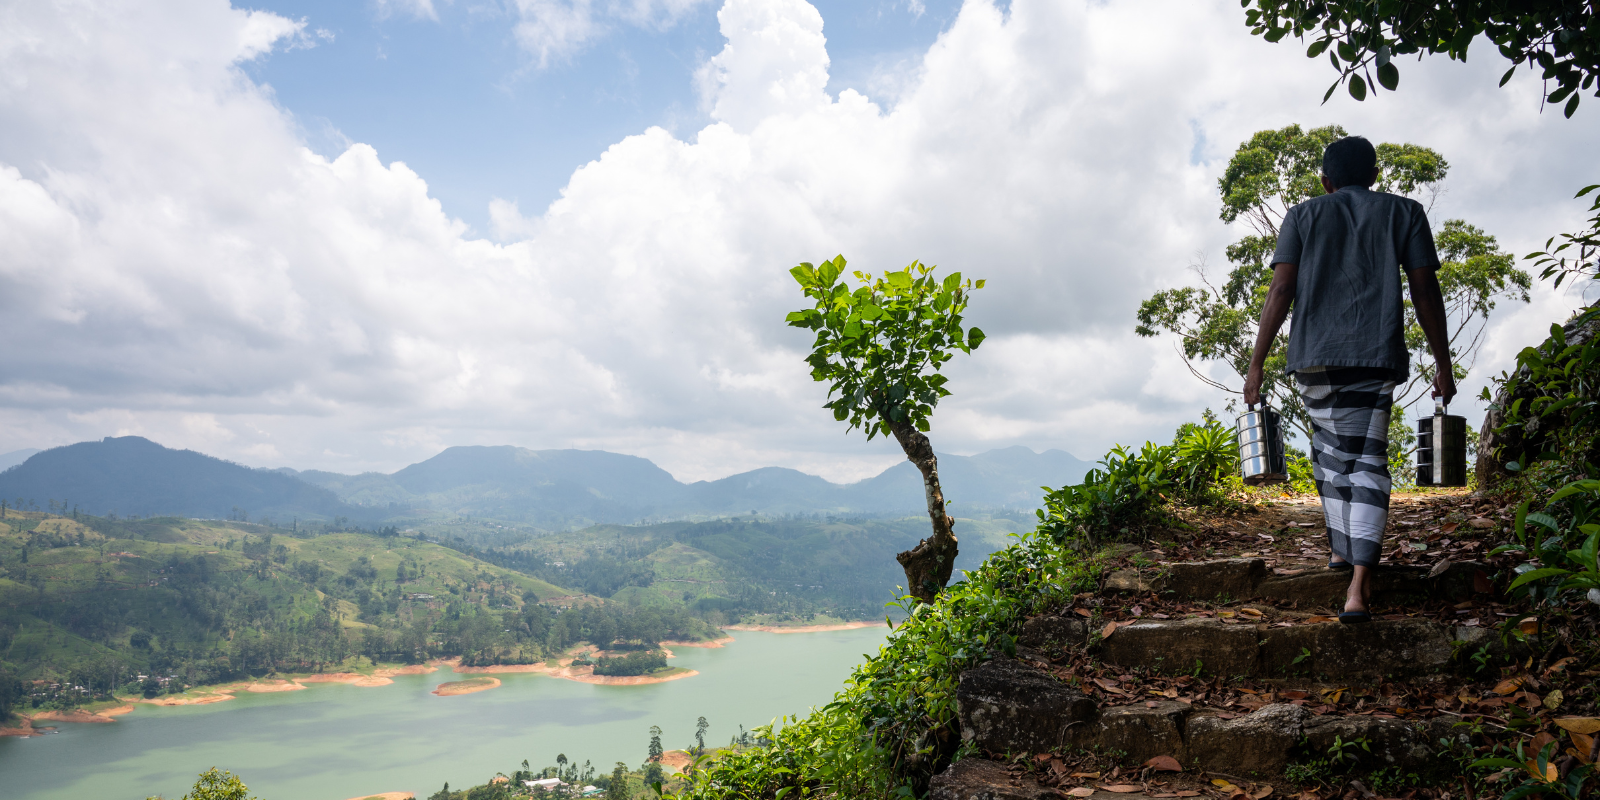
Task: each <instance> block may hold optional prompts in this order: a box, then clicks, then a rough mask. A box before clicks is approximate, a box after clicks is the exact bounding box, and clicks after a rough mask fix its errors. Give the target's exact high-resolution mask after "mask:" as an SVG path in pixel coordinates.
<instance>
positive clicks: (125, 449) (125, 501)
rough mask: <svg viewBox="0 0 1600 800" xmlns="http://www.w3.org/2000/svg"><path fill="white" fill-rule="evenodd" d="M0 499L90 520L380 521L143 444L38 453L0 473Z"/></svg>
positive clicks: (329, 499)
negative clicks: (60, 507) (59, 507)
mask: <svg viewBox="0 0 1600 800" xmlns="http://www.w3.org/2000/svg"><path fill="white" fill-rule="evenodd" d="M0 497H3V498H5V499H7V500H8V501H10V502H12V503H15V502H16V500H17V499H19V498H20V499H21V500H23V501H24V502H26V503H32V504H33V505H35V506H37V507H38V508H40V509H45V508H46V504H47V503H49V502H51V501H55V502H64V503H68V504H70V506H71V507H76V508H78V509H79V510H81V511H82V512H84V513H87V514H95V515H106V514H110V513H113V512H114V513H116V514H119V515H122V516H128V515H135V514H136V515H138V516H142V517H144V516H152V515H170V516H180V517H196V518H211V519H225V518H231V517H233V516H235V515H237V514H239V512H241V511H242V512H243V513H244V514H246V515H247V516H248V517H249V518H250V519H251V520H259V519H261V518H263V517H271V518H273V519H276V520H278V521H280V522H287V521H288V519H289V518H290V517H294V516H298V517H300V518H302V519H308V518H321V519H331V518H333V517H335V516H348V517H352V518H362V517H367V518H374V517H375V515H374V513H373V511H371V510H368V509H358V508H352V507H351V506H348V505H346V504H345V503H344V502H342V501H341V500H340V499H339V496H338V495H337V494H334V493H333V492H331V491H329V490H327V489H323V488H321V487H318V486H313V485H312V484H310V483H307V482H305V481H302V480H299V479H298V478H295V477H293V476H291V475H285V474H283V473H281V472H278V471H274V470H260V469H251V468H249V467H244V466H240V465H238V464H235V463H233V462H230V461H223V460H222V459H219V458H212V457H211V456H208V455H204V454H202V453H196V452H194V451H192V450H171V449H168V448H166V447H162V446H161V445H159V444H156V443H155V442H152V441H150V440H149V439H145V438H141V437H138V436H123V437H117V438H113V437H107V438H105V439H103V440H101V441H98V442H80V443H78V444H73V445H67V446H66V447H57V448H54V449H50V450H45V451H43V452H39V453H36V454H34V455H33V456H31V457H29V458H28V460H27V461H25V462H23V463H22V464H21V465H19V466H17V467H14V468H12V469H9V470H6V471H5V472H3V473H0Z"/></svg>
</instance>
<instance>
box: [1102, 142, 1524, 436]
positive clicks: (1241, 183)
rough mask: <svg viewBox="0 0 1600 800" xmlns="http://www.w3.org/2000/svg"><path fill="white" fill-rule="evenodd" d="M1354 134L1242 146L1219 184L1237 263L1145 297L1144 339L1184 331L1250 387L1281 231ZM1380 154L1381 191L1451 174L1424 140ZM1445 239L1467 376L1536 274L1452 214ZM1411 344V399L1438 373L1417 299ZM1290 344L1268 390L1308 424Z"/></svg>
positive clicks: (1185, 345)
mask: <svg viewBox="0 0 1600 800" xmlns="http://www.w3.org/2000/svg"><path fill="white" fill-rule="evenodd" d="M1346 135H1347V134H1346V133H1345V130H1344V128H1342V127H1340V126H1338V125H1329V126H1326V127H1321V128H1312V129H1309V130H1306V129H1302V128H1301V127H1300V126H1299V125H1290V126H1288V127H1286V128H1281V129H1278V130H1265V131H1260V132H1257V133H1256V134H1255V135H1254V136H1251V137H1250V139H1249V140H1248V141H1246V142H1244V143H1242V144H1240V145H1239V149H1238V151H1237V152H1235V153H1234V156H1233V158H1232V159H1231V160H1230V161H1229V162H1228V166H1227V169H1226V170H1225V171H1224V172H1223V175H1222V178H1221V179H1220V180H1218V182H1217V188H1218V192H1219V194H1220V195H1221V198H1222V208H1221V212H1220V216H1221V218H1222V220H1223V221H1224V222H1229V223H1232V222H1236V221H1241V220H1242V221H1244V222H1245V223H1246V224H1248V225H1249V227H1250V230H1251V232H1250V233H1249V234H1246V235H1245V236H1244V237H1243V238H1241V239H1239V240H1238V241H1236V242H1234V243H1233V244H1232V245H1229V246H1228V248H1227V251H1226V254H1227V258H1228V261H1229V262H1230V263H1231V264H1232V265H1233V266H1232V269H1231V270H1230V271H1229V272H1228V276H1227V280H1226V281H1225V282H1223V283H1222V284H1221V285H1220V286H1218V285H1214V284H1212V283H1211V282H1210V281H1209V280H1208V279H1207V277H1206V275H1205V273H1204V272H1203V271H1202V272H1201V274H1200V279H1201V285H1199V286H1186V287H1180V288H1176V289H1166V290H1163V291H1160V292H1157V293H1155V294H1154V295H1152V296H1151V297H1150V298H1149V299H1147V300H1145V301H1144V302H1143V303H1142V304H1140V306H1139V311H1138V322H1139V324H1138V325H1137V326H1136V327H1135V328H1134V331H1135V332H1136V333H1138V334H1139V335H1140V336H1157V335H1160V334H1161V333H1164V332H1165V333H1174V334H1177V336H1178V337H1179V342H1180V345H1179V347H1180V350H1181V352H1182V354H1183V356H1184V358H1185V360H1186V361H1196V360H1200V361H1223V362H1226V363H1227V364H1228V365H1229V366H1230V367H1232V368H1233V370H1234V372H1235V373H1236V374H1237V375H1238V376H1239V384H1240V386H1242V384H1243V377H1244V374H1245V372H1246V371H1248V369H1249V367H1250V358H1251V355H1252V353H1253V351H1254V349H1255V339H1256V325H1257V321H1258V320H1259V319H1260V318H1261V309H1262V306H1263V305H1264V304H1265V303H1266V294H1267V287H1268V286H1269V285H1270V284H1271V282H1272V265H1271V263H1270V262H1271V259H1272V254H1273V251H1274V250H1275V249H1276V247H1277V241H1278V228H1279V226H1280V225H1281V224H1282V222H1283V217H1284V214H1286V213H1288V210H1289V209H1290V208H1291V207H1293V206H1294V205H1295V204H1297V203H1300V202H1304V201H1306V200H1309V199H1311V198H1313V197H1318V196H1320V195H1322V194H1324V191H1323V188H1322V182H1321V169H1322V151H1323V149H1324V148H1326V147H1327V146H1328V145H1329V144H1331V143H1332V142H1334V141H1336V140H1338V139H1341V138H1343V137H1344V136H1346ZM1377 151H1378V168H1379V173H1378V181H1377V183H1375V184H1374V185H1373V187H1372V188H1373V189H1376V190H1378V191H1385V192H1393V193H1396V194H1404V195H1418V194H1427V193H1430V192H1435V191H1436V190H1437V187H1438V185H1439V183H1440V182H1441V181H1443V180H1444V178H1445V176H1446V175H1447V174H1448V173H1449V171H1450V164H1449V162H1447V161H1446V160H1445V159H1444V156H1442V155H1440V154H1439V153H1438V152H1436V151H1434V150H1431V149H1429V148H1427V147H1422V146H1420V145H1415V144H1392V143H1384V144H1380V145H1378V146H1377ZM1436 244H1437V246H1438V249H1439V256H1440V259H1441V260H1442V261H1443V262H1444V263H1443V265H1442V266H1441V267H1440V269H1439V282H1440V286H1441V288H1442V289H1443V291H1444V297H1445V304H1446V306H1447V309H1448V310H1449V312H1450V319H1451V324H1452V330H1451V347H1452V351H1453V352H1455V353H1457V355H1458V363H1457V370H1456V371H1457V374H1458V377H1462V376H1464V375H1465V370H1466V369H1467V367H1469V366H1470V364H1471V360H1472V357H1473V355H1474V354H1475V353H1476V351H1477V346H1478V343H1479V339H1480V337H1481V335H1482V333H1483V325H1484V323H1485V321H1486V320H1487V316H1488V313H1489V311H1490V310H1491V309H1493V308H1494V304H1495V300H1496V298H1499V297H1506V296H1509V297H1513V298H1515V299H1519V300H1522V301H1524V302H1526V301H1527V299H1528V288H1529V285H1530V279H1529V277H1528V275H1527V273H1525V272H1523V271H1521V270H1519V269H1517V268H1516V267H1515V264H1514V260H1513V258H1512V257H1511V256H1510V255H1508V254H1506V253H1503V252H1501V251H1500V249H1499V245H1498V243H1497V242H1496V241H1495V238H1494V237H1493V236H1489V235H1488V234H1486V233H1484V232H1483V231H1482V230H1481V229H1479V228H1476V227H1474V226H1472V225H1468V224H1467V223H1466V222H1464V221H1462V220H1448V221H1446V222H1445V223H1444V225H1443V226H1442V227H1441V228H1440V229H1439V232H1438V234H1437V236H1436ZM1406 344H1407V346H1408V347H1409V348H1410V349H1411V350H1412V352H1413V354H1414V359H1415V361H1416V363H1417V365H1418V367H1419V368H1418V370H1417V374H1416V377H1415V378H1414V379H1413V381H1412V383H1411V384H1410V385H1409V386H1408V387H1406V391H1405V392H1402V393H1401V395H1400V397H1401V398H1402V400H1403V399H1404V398H1405V397H1407V396H1408V395H1409V393H1410V392H1412V391H1414V390H1415V389H1416V388H1417V387H1420V386H1425V385H1427V383H1428V382H1431V381H1432V379H1433V373H1432V367H1431V365H1432V363H1433V359H1432V357H1431V355H1430V354H1429V353H1428V349H1427V347H1428V346H1427V340H1426V337H1425V336H1423V333H1422V329H1421V327H1420V326H1419V325H1418V324H1417V322H1416V316H1415V314H1414V312H1413V311H1412V309H1411V307H1410V303H1409V302H1407V304H1406ZM1287 350H1288V335H1287V333H1286V332H1281V333H1279V335H1278V337H1277V340H1276V341H1275V342H1274V344H1273V347H1272V350H1271V352H1270V353H1269V354H1268V357H1267V363H1266V376H1265V377H1266V381H1265V383H1264V384H1263V386H1262V392H1263V396H1268V397H1275V398H1276V400H1274V404H1275V405H1277V406H1278V407H1279V410H1280V411H1281V412H1283V413H1284V415H1285V416H1286V417H1288V418H1289V419H1290V420H1291V421H1293V422H1295V423H1296V424H1298V425H1299V426H1300V427H1301V428H1302V429H1303V430H1308V429H1309V423H1308V421H1307V418H1306V416H1305V413H1304V409H1302V408H1301V406H1300V401H1299V397H1298V395H1297V394H1296V393H1295V392H1293V391H1283V388H1284V382H1285V380H1286V378H1285V376H1284V370H1285V368H1286V367H1287V366H1288V353H1287ZM1191 370H1192V371H1193V369H1192V367H1191ZM1194 372H1195V375H1196V376H1198V377H1200V379H1201V380H1204V381H1206V382H1207V383H1210V384H1211V385H1212V386H1215V387H1217V388H1219V389H1223V390H1225V391H1229V392H1234V393H1238V392H1239V391H1240V388H1239V386H1233V385H1227V384H1224V383H1221V382H1218V381H1216V380H1214V379H1212V378H1210V377H1208V376H1206V375H1203V374H1201V373H1200V372H1198V371H1194ZM1230 383H1231V382H1230ZM1418 396H1420V395H1418Z"/></svg>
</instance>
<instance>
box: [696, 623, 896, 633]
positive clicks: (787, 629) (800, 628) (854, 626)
mask: <svg viewBox="0 0 1600 800" xmlns="http://www.w3.org/2000/svg"><path fill="white" fill-rule="evenodd" d="M887 627H889V624H888V623H887V622H843V623H839V624H836V625H728V626H725V627H724V628H723V630H729V631H761V632H763V633H826V632H828V631H853V630H859V629H861V628H887Z"/></svg>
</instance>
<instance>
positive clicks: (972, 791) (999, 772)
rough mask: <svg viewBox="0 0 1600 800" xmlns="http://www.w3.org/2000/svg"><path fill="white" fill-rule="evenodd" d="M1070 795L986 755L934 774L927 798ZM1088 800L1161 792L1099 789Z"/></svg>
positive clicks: (1010, 799)
mask: <svg viewBox="0 0 1600 800" xmlns="http://www.w3.org/2000/svg"><path fill="white" fill-rule="evenodd" d="M1068 796H1069V795H1065V794H1063V793H1062V792H1061V791H1060V790H1058V789H1054V788H1051V787H1049V786H1044V785H1041V784H1040V783H1039V782H1038V781H1035V780H1034V779H1032V778H1030V777H1028V776H1026V775H1012V774H1011V772H1010V770H1007V769H1006V767H1005V765H1004V764H999V763H996V762H994V761H990V760H988V759H986V758H964V759H961V760H960V761H957V762H956V763H954V764H952V765H950V767H949V768H948V769H946V770H945V771H944V772H941V773H939V774H938V775H935V776H933V782H932V783H931V784H929V786H928V800H1061V798H1063V797H1068ZM1084 797H1085V798H1087V800H1112V798H1119V799H1120V800H1156V798H1159V797H1160V795H1159V794H1156V795H1149V794H1143V793H1137V792H1136V793H1129V794H1121V793H1112V792H1107V791H1102V790H1096V791H1095V792H1094V793H1093V794H1090V795H1084Z"/></svg>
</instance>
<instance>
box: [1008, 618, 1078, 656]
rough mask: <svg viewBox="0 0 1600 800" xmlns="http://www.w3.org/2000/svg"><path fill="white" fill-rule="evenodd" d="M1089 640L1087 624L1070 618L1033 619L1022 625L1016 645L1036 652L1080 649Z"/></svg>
mask: <svg viewBox="0 0 1600 800" xmlns="http://www.w3.org/2000/svg"><path fill="white" fill-rule="evenodd" d="M1088 638H1089V624H1088V623H1087V622H1084V621H1083V620H1081V619H1072V618H1070V617H1056V616H1048V617H1034V618H1033V619H1030V620H1028V621H1027V622H1024V623H1022V633H1021V634H1019V635H1018V636H1017V644H1020V645H1022V646H1023V647H1032V648H1034V649H1038V650H1044V649H1050V648H1065V647H1082V646H1083V643H1084V641H1085V640H1087V639H1088Z"/></svg>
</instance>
